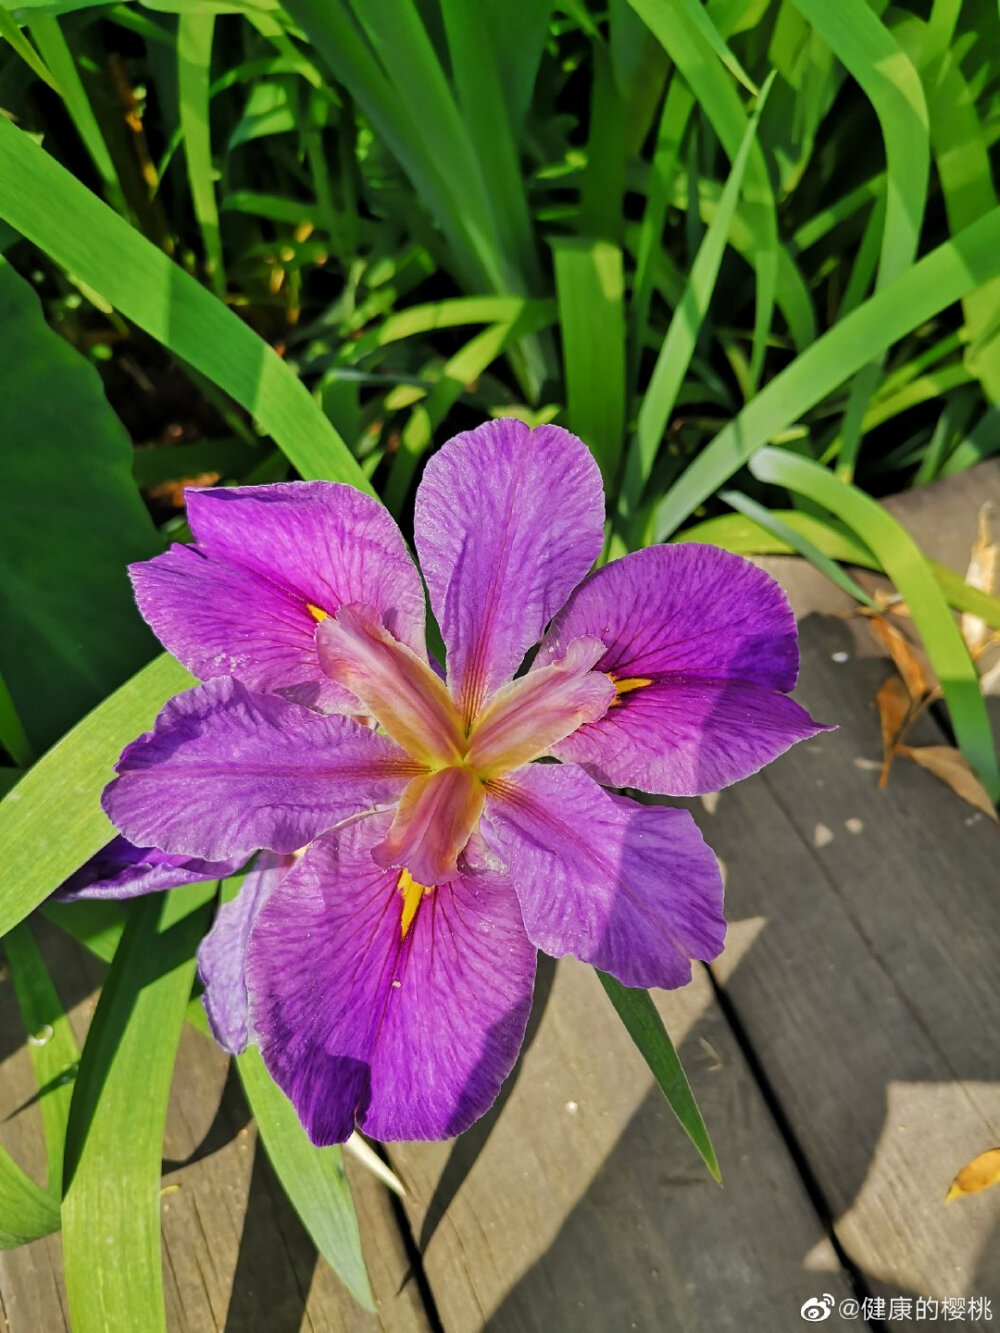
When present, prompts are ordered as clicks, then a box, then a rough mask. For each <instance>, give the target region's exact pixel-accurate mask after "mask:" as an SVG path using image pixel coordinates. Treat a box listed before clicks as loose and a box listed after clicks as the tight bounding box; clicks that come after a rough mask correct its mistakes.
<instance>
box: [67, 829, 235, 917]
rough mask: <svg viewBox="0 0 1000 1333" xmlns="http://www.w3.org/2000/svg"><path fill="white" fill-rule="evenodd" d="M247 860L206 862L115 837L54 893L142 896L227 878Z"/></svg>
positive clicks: (78, 896) (79, 896) (77, 897)
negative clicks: (139, 845)
mask: <svg viewBox="0 0 1000 1333" xmlns="http://www.w3.org/2000/svg"><path fill="white" fill-rule="evenodd" d="M245 859H246V858H245V857H235V858H233V859H231V860H228V861H203V860H200V859H199V858H198V857H191V856H172V855H171V854H170V853H169V852H161V851H160V849H159V848H158V847H136V846H135V845H134V843H131V842H129V840H128V839H127V838H112V840H111V841H110V842H109V843H108V844H107V846H106V847H102V848H101V850H100V851H99V852H97V853H96V854H95V855H94V856H92V857H91V858H90V860H89V861H87V862H86V863H85V864H84V865H82V866H81V867H80V869H79V870H77V871H74V873H73V874H72V875H70V877H69V879H68V880H66V882H65V883H64V884H63V885H62V886H61V887H60V888H58V889H56V891H55V893H54V894H53V895H52V896H53V898H55V899H56V901H58V902H64V903H72V902H77V901H78V900H80V899H83V898H138V897H140V895H142V894H144V893H162V892H163V891H164V890H165V889H175V888H177V887H178V885H180V884H197V883H198V882H199V881H202V880H207V879H225V878H226V877H227V876H228V875H233V874H235V873H236V871H237V870H239V868H240V866H241V865H242V864H243V862H244V860H245Z"/></svg>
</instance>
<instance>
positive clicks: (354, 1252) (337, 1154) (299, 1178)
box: [236, 1046, 375, 1310]
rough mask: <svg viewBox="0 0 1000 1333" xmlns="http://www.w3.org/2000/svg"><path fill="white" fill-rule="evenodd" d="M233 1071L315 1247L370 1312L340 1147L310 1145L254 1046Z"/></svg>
mask: <svg viewBox="0 0 1000 1333" xmlns="http://www.w3.org/2000/svg"><path fill="white" fill-rule="evenodd" d="M236 1067H237V1069H238V1070H239V1074H240V1078H241V1080H242V1082H243V1091H244V1092H245V1093H246V1096H247V1101H248V1102H249V1103H250V1109H251V1111H252V1112H253V1116H254V1119H255V1120H256V1121H257V1128H258V1130H259V1131H260V1137H261V1140H262V1141H263V1144H264V1147H265V1149H266V1150H267V1155H268V1157H269V1158H270V1159H271V1165H272V1166H273V1167H274V1170H275V1174H276V1175H277V1177H278V1179H279V1180H280V1181H281V1184H282V1188H283V1189H284V1191H285V1193H286V1194H287V1195H288V1197H289V1199H290V1200H291V1202H292V1205H293V1206H294V1208H295V1211H296V1212H297V1213H298V1215H299V1218H300V1219H301V1221H302V1224H303V1226H304V1227H305V1229H306V1230H307V1231H308V1232H309V1235H310V1236H311V1237H312V1241H313V1244H314V1245H315V1246H316V1248H317V1250H319V1252H320V1254H321V1255H322V1256H323V1258H324V1259H325V1260H326V1262H327V1263H328V1264H329V1265H330V1267H331V1268H332V1269H333V1271H334V1272H335V1273H336V1274H337V1276H338V1277H339V1278H340V1280H341V1281H342V1282H343V1284H344V1286H345V1287H347V1289H348V1291H349V1292H350V1293H351V1295H352V1296H353V1297H354V1299H355V1300H356V1301H357V1302H358V1303H359V1305H362V1306H363V1307H364V1308H365V1309H366V1310H374V1309H375V1304H374V1301H373V1299H372V1292H371V1286H370V1285H369V1282H368V1272H367V1270H366V1268H365V1261H364V1257H363V1255H362V1253H361V1234H360V1232H359V1230H358V1219H357V1216H356V1214H355V1211H354V1200H353V1199H352V1198H351V1188H350V1185H349V1184H348V1183H347V1176H346V1174H345V1172H344V1160H343V1155H342V1152H341V1149H340V1148H339V1147H330V1148H316V1147H314V1146H313V1144H311V1143H310V1142H309V1138H308V1136H307V1134H306V1132H305V1130H304V1129H303V1128H302V1126H301V1124H300V1123H299V1118H298V1116H297V1115H296V1114H295V1108H294V1107H293V1106H292V1104H291V1102H290V1101H289V1100H288V1098H287V1097H286V1096H285V1094H284V1093H283V1092H282V1091H281V1089H280V1088H279V1087H277V1086H276V1085H275V1083H274V1082H273V1080H272V1079H271V1076H270V1074H269V1073H268V1072H267V1070H266V1069H265V1067H264V1061H263V1060H262V1059H261V1056H260V1051H258V1050H257V1048H256V1047H255V1046H251V1047H248V1048H247V1050H245V1051H244V1052H243V1054H242V1055H240V1056H237V1059H236Z"/></svg>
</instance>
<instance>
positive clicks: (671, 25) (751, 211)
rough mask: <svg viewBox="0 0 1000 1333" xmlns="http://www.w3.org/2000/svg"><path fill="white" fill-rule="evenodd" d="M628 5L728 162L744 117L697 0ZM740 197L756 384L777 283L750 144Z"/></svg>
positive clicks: (760, 165)
mask: <svg viewBox="0 0 1000 1333" xmlns="http://www.w3.org/2000/svg"><path fill="white" fill-rule="evenodd" d="M629 3H630V4H631V6H632V8H633V9H634V10H635V11H636V12H637V13H638V14H639V15H640V16H641V18H642V19H643V21H644V22H645V23H646V24H647V25H648V27H649V28H650V30H651V31H652V32H653V33H655V35H656V37H657V38H658V39H659V41H660V42H661V43H662V45H663V47H664V49H665V50H666V52H667V54H668V55H669V56H670V58H671V60H673V61H674V63H675V64H676V65H677V68H678V70H679V71H680V72H681V74H683V76H684V78H685V80H686V82H687V84H688V86H689V87H690V89H691V91H692V92H693V93H694V95H695V98H696V99H697V101H698V103H699V104H700V106H701V108H702V110H703V111H704V113H705V115H706V116H707V117H708V119H709V121H710V122H711V125H712V128H713V129H714V131H715V133H716V134H717V135H718V137H719V142H720V143H721V144H722V146H723V148H724V149H725V152H726V156H727V157H728V158H729V160H730V162H734V161H735V160H736V156H737V154H738V152H739V150H740V144H741V143H742V141H743V135H744V133H745V131H746V120H747V118H746V115H745V113H744V110H743V106H742V104H741V102H740V99H739V96H738V94H737V92H736V89H735V88H734V87H733V84H732V82H731V80H730V78H729V76H728V74H727V73H725V72H724V71H723V68H722V67H721V66H720V64H719V61H718V59H717V56H718V53H719V52H718V45H717V44H716V43H715V42H713V41H711V40H709V38H708V37H707V36H706V26H705V22H704V18H705V16H704V14H703V13H701V12H700V11H702V5H701V4H700V3H699V0H629ZM716 35H718V34H716ZM721 40H722V39H721V37H720V38H719V41H720V42H721ZM722 45H723V46H724V45H725V44H724V43H723V44H722ZM743 194H744V201H745V202H744V216H745V218H746V222H747V225H748V226H749V227H750V228H751V231H752V233H753V239H754V244H753V249H752V255H753V260H752V262H753V264H754V267H755V269H756V272H757V289H756V302H757V312H756V317H755V320H754V339H753V351H752V354H751V364H750V380H751V383H752V384H753V385H756V383H757V380H758V378H759V376H760V372H761V369H762V367H763V363H764V352H765V350H766V345H767V335H768V332H769V330H770V327H771V317H772V315H773V312H774V301H775V290H776V287H777V285H778V282H779V280H780V272H779V249H780V247H779V245H778V220H777V208H776V204H775V199H774V189H773V187H772V185H771V179H770V176H769V174H768V168H767V162H766V160H765V158H764V154H763V152H762V150H761V147H760V145H759V143H756V142H755V143H754V144H753V146H752V148H751V150H750V156H749V160H748V162H747V165H746V169H745V176H744V190H743Z"/></svg>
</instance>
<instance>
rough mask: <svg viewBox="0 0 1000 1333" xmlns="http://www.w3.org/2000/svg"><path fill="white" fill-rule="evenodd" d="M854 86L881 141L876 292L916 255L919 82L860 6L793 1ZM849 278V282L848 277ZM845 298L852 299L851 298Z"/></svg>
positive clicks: (923, 145)
mask: <svg viewBox="0 0 1000 1333" xmlns="http://www.w3.org/2000/svg"><path fill="white" fill-rule="evenodd" d="M794 3H795V5H796V6H797V8H798V9H799V10H800V11H801V13H802V14H804V15H805V16H806V18H807V19H808V20H809V22H810V23H811V24H812V25H813V27H814V28H815V29H816V31H817V32H818V33H819V34H820V35H821V36H822V37H823V39H824V41H826V42H828V43H829V45H830V47H831V48H832V49H833V52H834V54H835V55H836V56H837V58H838V59H839V60H840V61H841V63H842V64H843V65H844V66H845V68H846V69H848V70H849V71H850V73H851V75H852V76H853V77H854V78H855V79H856V80H857V82H858V83H859V84H860V86H861V88H862V89H863V91H864V93H865V95H866V96H867V97H868V99H869V101H870V102H871V104H872V106H873V108H874V110H875V114H876V115H877V116H878V120H879V125H880V126H881V129H882V137H883V140H884V141H885V158H886V184H885V206H884V211H883V210H881V209H876V211H875V212H874V213H873V217H874V218H875V219H876V220H877V222H878V221H882V219H883V218H884V225H883V226H882V229H881V249H880V254H879V262H878V274H877V277H876V280H875V288H876V291H878V290H881V289H882V288H883V287H885V286H886V285H887V284H888V283H891V282H892V281H893V280H894V279H895V278H898V277H899V276H900V275H901V274H903V273H905V272H906V270H907V269H908V268H909V266H910V264H911V263H912V262H913V257H914V255H915V254H916V253H917V242H918V241H919V239H920V227H921V223H922V221H923V216H924V204H925V201H926V197H927V180H928V176H929V173H930V131H929V124H928V115H927V103H926V100H925V98H924V91H923V88H922V86H921V83H920V77H919V75H918V74H917V71H916V70H915V69H914V67H913V65H912V64H911V62H910V60H909V58H908V57H907V55H906V53H905V52H904V51H903V50H902V48H901V47H900V46H899V44H898V42H897V41H896V40H895V38H894V37H893V36H892V34H891V33H890V32H889V30H888V29H887V28H886V27H885V26H884V25H883V24H882V23H881V22H880V20H879V18H878V16H877V15H876V14H875V13H874V12H873V11H872V9H871V8H870V6H869V5H868V4H867V3H866V0H838V3H837V4H835V5H831V4H829V3H828V2H827V0H794ZM853 276H854V275H853V274H852V278H853ZM851 299H857V294H856V292H855V293H854V294H853V295H852V297H851ZM879 372H880V358H879V359H877V360H875V361H874V362H873V363H872V364H871V365H870V366H866V367H864V368H863V369H862V371H861V373H860V374H859V375H858V377H857V379H856V380H855V382H854V384H853V385H852V386H851V394H850V401H849V403H848V407H847V411H846V413H845V415H844V419H843V423H842V425H841V435H840V441H839V455H840V456H839V461H838V473H839V474H840V475H841V476H843V477H844V478H845V479H847V480H850V478H851V477H852V476H853V474H854V464H855V461H856V459H857V453H858V447H859V445H860V442H861V434H862V418H863V416H864V413H865V408H866V406H867V404H868V400H869V398H870V397H871V394H872V391H873V389H874V388H875V385H876V383H877V380H878V376H879Z"/></svg>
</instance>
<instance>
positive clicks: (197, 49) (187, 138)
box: [177, 13, 226, 297]
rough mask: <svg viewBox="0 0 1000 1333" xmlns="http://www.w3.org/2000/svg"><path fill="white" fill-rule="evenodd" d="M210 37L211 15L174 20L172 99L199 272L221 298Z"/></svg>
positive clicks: (222, 272) (222, 279) (222, 271)
mask: <svg viewBox="0 0 1000 1333" xmlns="http://www.w3.org/2000/svg"><path fill="white" fill-rule="evenodd" d="M214 32H215V15H214V14H212V13H205V14H200V13H184V14H181V16H180V18H179V19H178V20H177V96H178V100H179V104H180V123H181V130H182V132H183V135H184V156H185V159H186V161H187V177H188V184H189V186H190V187H191V202H192V203H193V205H194V215H195V217H196V218H197V220H198V226H199V227H200V229H201V235H202V240H203V241H204V244H205V273H206V274H207V276H208V279H209V281H210V282H211V284H212V287H213V288H214V290H215V292H216V294H217V295H219V296H222V297H224V296H225V292H226V270H225V265H224V263H223V258H222V238H221V236H220V234H219V208H218V204H217V203H216V199H215V178H214V175H213V171H212V138H211V129H210V125H209V98H208V87H209V81H210V78H209V76H210V72H211V66H212V37H213V34H214Z"/></svg>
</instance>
